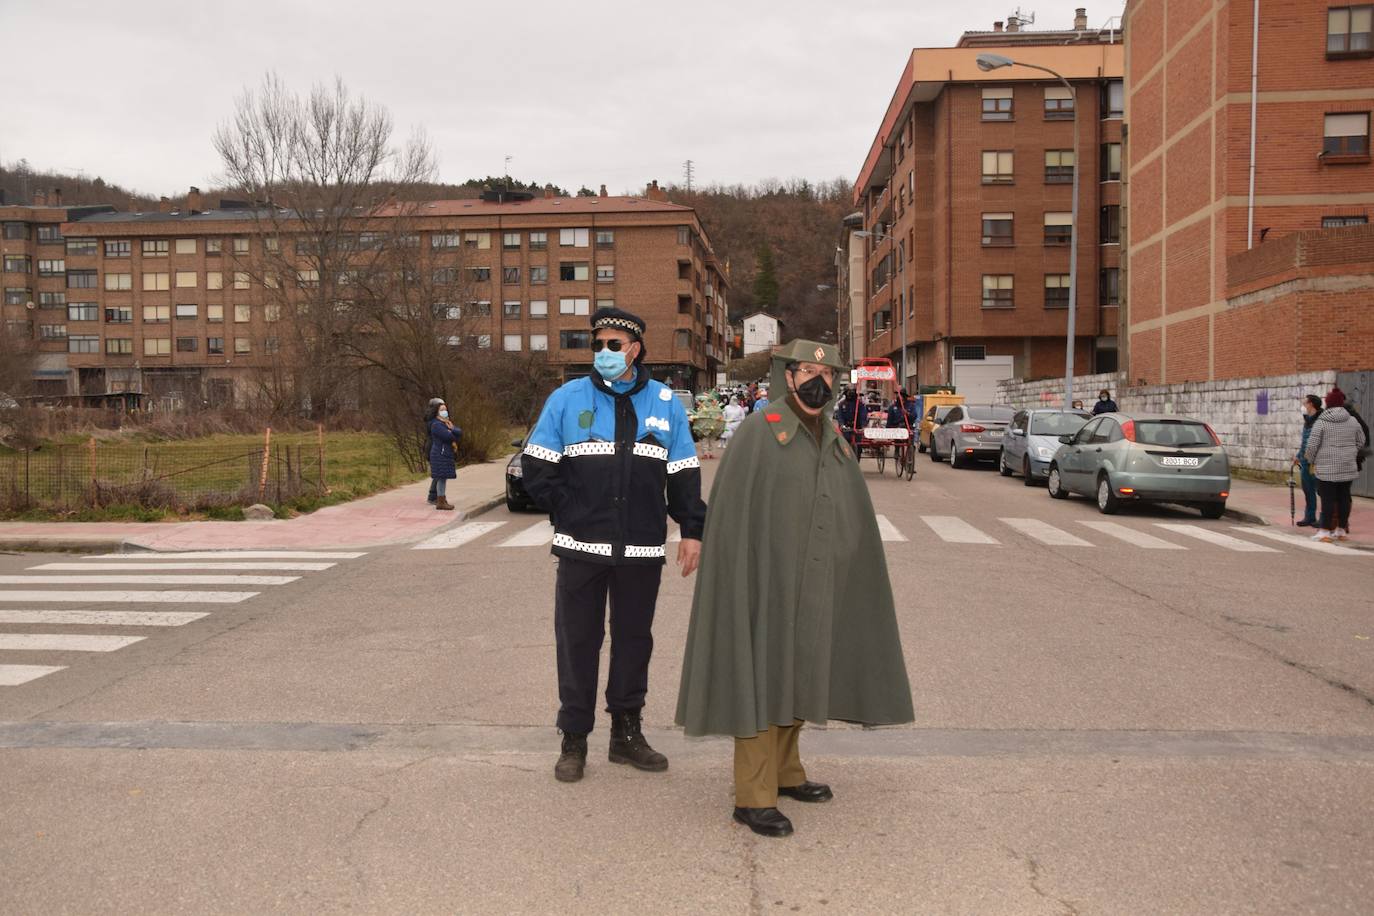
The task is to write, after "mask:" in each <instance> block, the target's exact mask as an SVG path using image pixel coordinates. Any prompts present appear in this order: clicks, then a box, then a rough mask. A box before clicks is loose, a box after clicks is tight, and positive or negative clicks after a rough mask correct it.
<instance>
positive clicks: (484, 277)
mask: <svg viewBox="0 0 1374 916" xmlns="http://www.w3.org/2000/svg"><path fill="white" fill-rule="evenodd" d="M468 273H470V274H471V275H472V282H473V283H486V282H488V281H489V280H491V268H490V267H469V268H468Z"/></svg>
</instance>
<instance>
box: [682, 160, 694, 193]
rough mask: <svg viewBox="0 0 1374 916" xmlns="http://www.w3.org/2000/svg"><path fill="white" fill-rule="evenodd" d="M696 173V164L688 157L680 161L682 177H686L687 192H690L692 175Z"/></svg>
mask: <svg viewBox="0 0 1374 916" xmlns="http://www.w3.org/2000/svg"><path fill="white" fill-rule="evenodd" d="M695 174H696V165H695V163H693V162H692V160H690V159H688V160H687V161H686V162H684V163H682V177H683V178H685V179H687V193H688V194H691V193H692V176H693V175H695Z"/></svg>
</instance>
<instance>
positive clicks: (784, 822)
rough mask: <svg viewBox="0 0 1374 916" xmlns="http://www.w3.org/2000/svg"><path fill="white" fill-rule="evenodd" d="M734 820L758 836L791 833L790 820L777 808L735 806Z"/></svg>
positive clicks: (788, 834)
mask: <svg viewBox="0 0 1374 916" xmlns="http://www.w3.org/2000/svg"><path fill="white" fill-rule="evenodd" d="M735 820H736V821H738V822H739V823H741V824H743V825H744V826H746V827H748V828H749V829H750V830H752V831H754V832H755V833H757V834H758V835H759V836H791V835H792V822H791V821H789V820H788V819H787V815H785V814H783V813H782V812H781V811H779V810H778V809H777V808H736V809H735Z"/></svg>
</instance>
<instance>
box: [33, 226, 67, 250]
mask: <svg viewBox="0 0 1374 916" xmlns="http://www.w3.org/2000/svg"><path fill="white" fill-rule="evenodd" d="M61 241H63V238H62V227H61V226H58V225H53V224H52V223H48V224H47V225H39V227H38V244H40V245H48V244H52V243H54V242H61Z"/></svg>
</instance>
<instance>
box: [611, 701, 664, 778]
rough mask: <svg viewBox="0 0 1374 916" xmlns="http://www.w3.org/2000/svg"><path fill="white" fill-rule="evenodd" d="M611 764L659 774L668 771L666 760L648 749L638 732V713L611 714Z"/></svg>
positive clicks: (651, 749)
mask: <svg viewBox="0 0 1374 916" xmlns="http://www.w3.org/2000/svg"><path fill="white" fill-rule="evenodd" d="M610 760H611V763H628V764H629V765H630V766H632V767H634V768H635V769H639V770H649V771H650V772H653V773H660V772H662V771H663V770H666V769H668V758H667V757H664V756H663V755H662V754H660V753H659V752H658V751H656V750H654V749H653V748H651V747H649V742H647V741H645V740H644V732H643V731H641V730H640V725H639V713H638V712H613V713H611V753H610Z"/></svg>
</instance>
